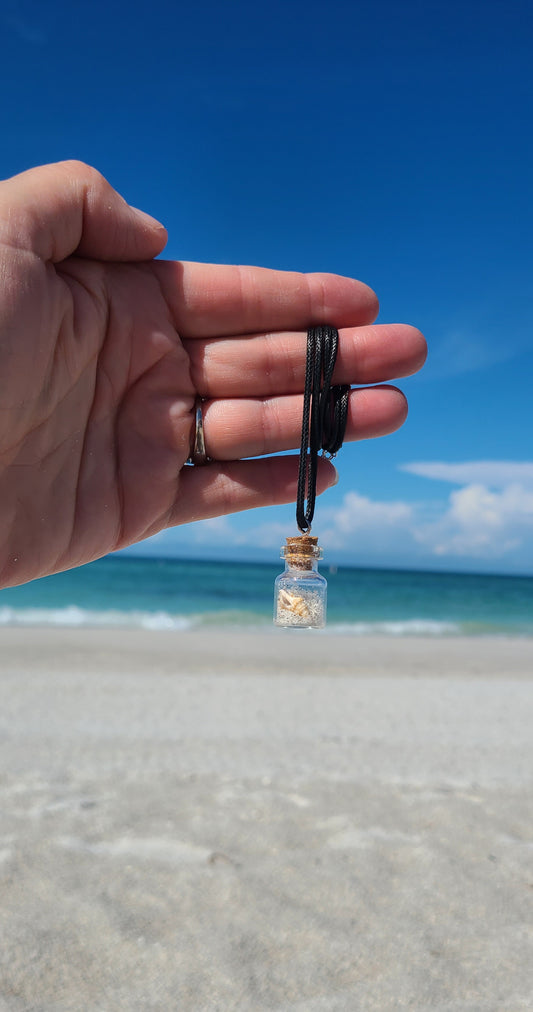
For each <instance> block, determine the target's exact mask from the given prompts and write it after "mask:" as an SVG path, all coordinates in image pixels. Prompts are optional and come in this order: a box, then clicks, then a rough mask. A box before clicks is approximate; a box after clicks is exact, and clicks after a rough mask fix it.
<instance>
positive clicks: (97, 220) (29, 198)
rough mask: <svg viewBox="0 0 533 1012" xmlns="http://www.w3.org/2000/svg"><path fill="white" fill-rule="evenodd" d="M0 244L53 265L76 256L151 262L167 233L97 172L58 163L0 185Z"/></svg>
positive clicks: (72, 162)
mask: <svg viewBox="0 0 533 1012" xmlns="http://www.w3.org/2000/svg"><path fill="white" fill-rule="evenodd" d="M0 240H3V241H4V242H6V243H8V244H9V245H12V246H16V247H18V248H21V247H22V248H23V249H29V250H32V251H33V252H34V253H36V254H37V255H38V256H39V257H41V258H42V259H43V260H50V261H52V262H53V263H58V262H59V261H61V260H64V259H65V258H66V257H68V256H71V255H72V254H73V253H76V254H77V255H78V256H84V257H89V258H91V259H97V260H117V261H121V260H122V261H128V260H151V259H152V257H154V256H157V254H158V253H160V252H161V250H162V249H163V248H164V246H165V244H166V241H167V233H166V231H165V229H164V227H163V225H161V224H160V223H159V222H158V221H156V220H155V218H151V217H150V215H148V214H145V213H144V212H143V211H138V210H137V209H136V208H134V207H130V205H129V204H127V203H126V201H125V200H124V198H123V197H121V196H120V194H119V193H117V191H116V190H114V189H113V187H112V186H111V185H110V184H109V183H108V182H107V180H106V179H104V177H103V176H102V175H100V173H99V172H97V170H96V169H93V168H91V167H90V166H89V165H85V164H84V163H83V162H76V161H69V162H57V163H56V164H55V165H42V166H40V167H39V168H37V169H29V170H28V171H27V172H22V173H21V174H20V175H18V176H13V178H12V179H8V180H6V181H4V182H1V183H0Z"/></svg>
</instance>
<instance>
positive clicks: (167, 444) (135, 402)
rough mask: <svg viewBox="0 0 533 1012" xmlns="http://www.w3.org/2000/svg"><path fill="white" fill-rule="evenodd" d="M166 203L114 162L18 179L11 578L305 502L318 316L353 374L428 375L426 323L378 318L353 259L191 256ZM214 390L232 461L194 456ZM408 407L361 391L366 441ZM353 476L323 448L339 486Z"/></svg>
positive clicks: (4, 371)
mask: <svg viewBox="0 0 533 1012" xmlns="http://www.w3.org/2000/svg"><path fill="white" fill-rule="evenodd" d="M165 243H166V232H165V230H164V228H163V227H162V226H161V225H159V223H157V222H156V221H154V219H153V218H149V217H148V216H147V215H144V214H143V213H142V212H139V211H136V210H134V209H133V208H131V207H129V206H128V205H127V204H126V203H125V201H124V200H123V199H122V198H121V197H120V196H119V195H118V194H117V193H116V192H115V191H114V190H113V189H112V188H111V187H110V186H109V184H108V183H106V181H105V180H104V179H103V178H102V176H100V175H99V173H97V172H96V171H95V170H94V169H91V168H89V167H88V166H85V165H83V164H81V163H76V162H65V163H60V164H58V165H48V166H44V167H42V168H38V169H32V170H30V171H29V172H26V173H23V174H22V175H20V176H16V177H14V178H13V179H10V180H7V181H6V182H3V183H0V504H1V506H0V509H1V519H2V526H1V530H2V536H1V542H0V585H2V586H8V585H12V584H17V583H23V582H24V581H26V580H30V579H33V578H35V577H38V576H44V575H46V574H48V573H52V572H55V571H58V570H62V569H68V568H71V567H73V566H78V565H81V564H83V563H86V562H89V561H91V560H92V559H95V558H98V557H99V556H102V555H104V554H105V553H107V552H110V551H112V550H114V549H118V548H123V547H124V546H125V545H128V544H131V543H132V542H134V541H138V540H140V539H142V538H146V537H148V536H149V535H151V534H154V533H155V532H156V531H158V530H160V529H161V528H163V527H167V526H170V525H173V524H180V523H186V522H188V521H191V520H198V519H200V518H204V517H212V516H216V515H219V514H223V513H230V512H234V511H237V510H243V509H250V508H252V507H256V506H263V505H269V504H273V503H281V502H288V501H291V500H294V499H295V498H296V475H297V463H296V458H295V457H286V456H283V457H268V458H265V459H254V460H246V459H242V458H246V457H256V456H258V455H261V454H272V453H276V452H277V451H281V450H287V449H290V448H296V447H297V446H298V445H299V435H300V425H301V405H302V391H303V383H304V364H305V345H306V330H307V326H308V325H309V324H319V323H332V324H334V325H335V326H337V327H339V328H341V343H340V349H339V355H338V360H337V366H336V371H335V376H334V382H338V383H381V382H382V381H384V380H387V379H390V378H392V377H397V376H404V375H408V374H409V373H412V372H414V371H416V370H417V369H418V368H419V367H420V366H421V365H422V363H423V361H424V358H425V343H424V339H423V338H422V336H421V334H420V333H419V332H418V331H417V330H415V329H414V328H412V327H408V326H402V325H388V326H379V327H377V326H371V323H372V321H373V319H375V316H376V313H377V308H378V305H377V300H376V298H375V296H374V294H373V293H372V292H371V291H370V289H368V288H367V287H366V286H365V285H363V284H360V283H359V282H356V281H352V280H349V279H347V278H340V277H336V276H334V275H325V274H311V275H307V276H306V275H300V274H292V273H282V272H279V271H269V270H264V269H260V268H252V267H224V266H210V265H205V264H191V263H172V262H165V261H155V260H153V259H152V258H153V257H154V256H156V255H157V254H158V253H160V252H161V250H162V249H163V247H164V245H165ZM197 395H200V396H202V397H205V398H207V401H206V403H205V405H204V408H205V410H204V428H205V438H206V446H207V452H208V453H209V456H210V457H211V458H213V462H212V463H210V464H209V465H207V466H205V467H184V466H183V465H184V463H185V461H186V459H187V457H188V456H189V453H190V449H191V442H192V439H193V429H194V404H195V398H196V396H197ZM405 415H406V404H405V399H404V397H403V395H402V394H401V393H400V391H398V390H396V389H395V388H393V387H382V386H377V387H374V388H370V389H369V388H367V389H364V390H357V391H353V392H352V394H351V398H350V416H349V420H348V428H347V433H346V438H347V439H362V438H366V437H369V436H378V435H383V434H385V433H387V432H391V431H393V430H394V429H396V428H397V427H398V426H399V425H401V423H402V422H403V420H404V418H405ZM334 481H335V471H334V468H333V467H332V465H331V464H329V463H328V462H327V461H325V460H323V461H321V467H320V472H319V487H318V490H319V491H323V490H324V489H325V488H327V487H328V486H329V485H331V484H332V483H333V482H334Z"/></svg>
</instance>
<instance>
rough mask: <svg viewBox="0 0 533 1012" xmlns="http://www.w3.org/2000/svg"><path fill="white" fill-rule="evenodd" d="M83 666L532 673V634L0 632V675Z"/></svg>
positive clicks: (455, 675) (171, 669) (427, 673)
mask: <svg viewBox="0 0 533 1012" xmlns="http://www.w3.org/2000/svg"><path fill="white" fill-rule="evenodd" d="M46 665H50V666H51V667H52V668H53V669H54V670H55V671H59V670H62V671H69V670H71V669H74V670H76V668H77V666H78V665H81V666H82V667H83V668H84V669H87V668H88V667H91V666H92V665H96V666H97V667H98V669H99V670H106V671H109V672H112V671H114V670H121V671H122V670H125V669H126V668H127V669H128V670H130V671H131V672H137V673H142V672H143V671H144V670H147V671H151V670H153V669H154V668H155V669H156V670H160V671H162V672H169V673H170V672H174V673H176V674H179V673H180V671H184V672H195V671H196V672H202V671H203V672H209V673H213V674H224V673H233V672H236V671H238V672H241V673H242V672H244V671H247V672H248V674H250V675H253V674H254V673H265V674H273V675H275V674H276V673H279V672H284V673H288V674H294V675H298V674H302V673H306V674H315V675H324V674H326V675H328V676H333V675H336V674H346V675H351V676H353V677H355V678H357V677H361V676H363V675H372V676H379V675H391V674H394V673H395V672H396V673H397V674H398V675H403V676H406V675H409V674H413V675H418V674H421V673H423V674H425V676H426V677H429V678H437V677H448V678H460V677H465V676H479V677H485V678H497V677H512V678H519V679H529V678H533V637H531V638H530V637H518V636H501V635H494V636H390V635H389V636H385V635H382V636H373V635H365V636H353V635H349V634H342V633H338V634H333V635H323V634H322V633H318V634H315V633H313V632H307V631H302V630H278V629H270V628H269V629H268V631H265V632H262V631H250V630H242V629H235V628H232V629H221V628H219V627H216V628H215V627H209V628H202V629H201V630H198V629H187V630H180V631H174V630H172V631H168V630H162V631H157V632H155V631H151V630H142V629H98V628H75V629H69V628H57V627H53V628H50V627H27V628H21V627H4V628H2V629H0V672H1V671H2V670H3V671H6V670H15V669H18V668H21V667H22V668H24V670H27V671H37V670H39V669H40V668H43V667H45V666H46Z"/></svg>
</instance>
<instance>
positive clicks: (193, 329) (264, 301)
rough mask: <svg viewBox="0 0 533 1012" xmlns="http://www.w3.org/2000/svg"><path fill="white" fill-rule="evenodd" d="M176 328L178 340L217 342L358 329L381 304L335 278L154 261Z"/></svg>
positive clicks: (358, 286)
mask: <svg viewBox="0 0 533 1012" xmlns="http://www.w3.org/2000/svg"><path fill="white" fill-rule="evenodd" d="M150 268H151V269H153V270H155V271H156V274H157V278H158V281H159V284H160V285H161V288H162V291H163V295H164V297H165V300H166V302H167V305H168V306H169V309H170V312H171V314H172V318H173V322H174V326H175V327H176V330H177V331H178V333H179V334H180V336H182V337H191V338H192V337H218V336H225V335H229V334H233V335H236V334H250V333H256V332H258V331H262V330H286V329H291V328H295V329H302V328H307V327H308V326H312V325H316V324H320V323H330V324H332V325H333V326H335V327H347V326H352V327H355V326H360V325H362V324H366V323H372V322H373V320H375V318H376V316H377V314H378V311H379V303H378V300H377V297H376V295H375V294H374V292H373V291H372V289H371V288H369V287H368V286H367V285H365V284H363V282H361V281H355V280H354V279H353V278H344V277H340V276H339V275H337V274H300V273H297V272H295V271H275V270H270V269H268V268H266V267H238V266H227V265H223V264H198V263H188V262H185V261H170V260H167V261H165V260H156V261H154V263H153V264H151V265H150Z"/></svg>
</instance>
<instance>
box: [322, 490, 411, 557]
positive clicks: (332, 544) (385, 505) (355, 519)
mask: <svg viewBox="0 0 533 1012" xmlns="http://www.w3.org/2000/svg"><path fill="white" fill-rule="evenodd" d="M414 517H415V513H414V508H413V506H412V505H411V504H410V503H407V502H401V501H395V502H385V501H381V502H380V501H379V500H376V499H369V498H367V496H363V495H360V494H359V493H358V492H347V493H346V495H345V496H344V499H343V501H342V505H341V506H339V507H337V508H331V507H330V508H329V509H322V511H321V515H320V520H321V540H323V542H324V544H325V545H326V544H327V546H328V548H346V546H347V545H351V544H354V542H357V544H359V545H363V546H364V548H365V550H368V549H369V548H370V547H374V548H376V549H378V550H381V551H383V550H384V549H385V547H386V545H387V544H389V543H391V542H392V541H393V540H394V539H395V538H396V536H397V532H398V531H400V530H401V531H402V532H403V534H404V535H405V534H406V533H408V532H409V530H410V528H411V527H412V525H413V522H414ZM322 524H325V527H322ZM352 538H353V539H354V541H352Z"/></svg>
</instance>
